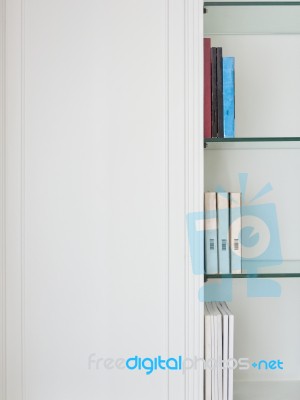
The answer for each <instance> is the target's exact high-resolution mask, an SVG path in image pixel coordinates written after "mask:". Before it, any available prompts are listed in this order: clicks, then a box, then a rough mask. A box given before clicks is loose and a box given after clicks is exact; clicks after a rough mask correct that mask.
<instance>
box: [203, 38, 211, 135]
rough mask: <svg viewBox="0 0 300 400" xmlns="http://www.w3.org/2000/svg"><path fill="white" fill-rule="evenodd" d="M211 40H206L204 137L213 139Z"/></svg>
mask: <svg viewBox="0 0 300 400" xmlns="http://www.w3.org/2000/svg"><path fill="white" fill-rule="evenodd" d="M210 47H211V40H210V38H205V39H204V116H203V119H204V137H205V138H211V136H212V135H211V61H210Z"/></svg>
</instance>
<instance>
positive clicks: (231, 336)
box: [222, 303, 234, 400]
mask: <svg viewBox="0 0 300 400" xmlns="http://www.w3.org/2000/svg"><path fill="white" fill-rule="evenodd" d="M222 305H223V308H224V310H225V311H226V312H227V314H228V322H229V325H228V334H229V335H228V336H229V340H228V357H229V360H233V358H234V316H233V314H232V312H231V311H230V309H229V307H228V305H227V304H226V303H222ZM230 365H231V368H229V369H228V400H233V368H232V363H231V364H230Z"/></svg>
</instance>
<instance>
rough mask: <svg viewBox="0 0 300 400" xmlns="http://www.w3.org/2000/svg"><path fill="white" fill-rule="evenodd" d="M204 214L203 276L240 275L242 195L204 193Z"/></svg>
mask: <svg viewBox="0 0 300 400" xmlns="http://www.w3.org/2000/svg"><path fill="white" fill-rule="evenodd" d="M204 211H205V220H204V228H205V235H204V238H205V239H204V240H205V246H204V249H205V272H206V274H210V275H211V274H240V273H241V272H242V246H241V233H242V212H241V193H227V192H218V193H216V192H206V193H205V194H204Z"/></svg>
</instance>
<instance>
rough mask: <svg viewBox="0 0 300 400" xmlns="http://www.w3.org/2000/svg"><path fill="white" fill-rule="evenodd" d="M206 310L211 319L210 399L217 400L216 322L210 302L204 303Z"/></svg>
mask: <svg viewBox="0 0 300 400" xmlns="http://www.w3.org/2000/svg"><path fill="white" fill-rule="evenodd" d="M205 304H206V307H207V310H208V312H209V314H210V321H211V363H210V368H211V400H218V398H217V369H216V368H215V362H216V355H217V345H216V340H217V335H216V330H215V329H216V326H217V325H216V324H215V318H214V313H213V309H212V307H211V303H205Z"/></svg>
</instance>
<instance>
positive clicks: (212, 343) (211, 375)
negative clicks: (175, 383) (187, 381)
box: [204, 302, 234, 400]
mask: <svg viewBox="0 0 300 400" xmlns="http://www.w3.org/2000/svg"><path fill="white" fill-rule="evenodd" d="M204 315H205V317H204V326H205V328H204V329H205V331H204V332H205V333H204V342H205V347H204V355H205V370H204V371H205V372H204V400H233V366H232V361H233V357H234V352H233V345H234V317H233V314H232V313H231V311H230V310H229V308H228V306H227V304H226V303H225V302H220V303H219V302H214V303H205V308H204Z"/></svg>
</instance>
